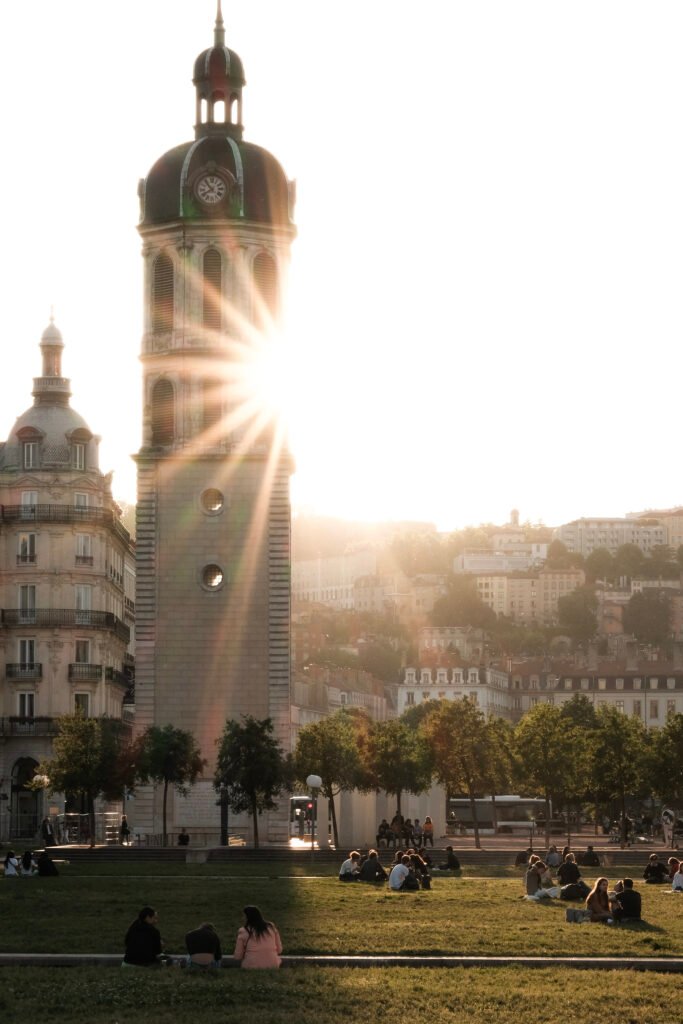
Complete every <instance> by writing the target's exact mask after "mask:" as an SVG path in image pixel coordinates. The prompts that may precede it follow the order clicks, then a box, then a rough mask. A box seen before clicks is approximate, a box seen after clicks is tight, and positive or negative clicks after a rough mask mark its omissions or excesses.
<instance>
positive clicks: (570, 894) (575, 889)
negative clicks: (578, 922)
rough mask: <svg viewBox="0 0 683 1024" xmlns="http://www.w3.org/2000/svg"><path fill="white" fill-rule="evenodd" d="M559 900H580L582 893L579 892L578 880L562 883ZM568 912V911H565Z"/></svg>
mask: <svg viewBox="0 0 683 1024" xmlns="http://www.w3.org/2000/svg"><path fill="white" fill-rule="evenodd" d="M560 899H561V900H582V899H583V894H582V892H581V886H580V885H579V883H578V882H570V883H569V884H568V885H563V886H562V888H561V889H560ZM567 913H569V911H567Z"/></svg>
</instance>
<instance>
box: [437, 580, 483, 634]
mask: <svg viewBox="0 0 683 1024" xmlns="http://www.w3.org/2000/svg"><path fill="white" fill-rule="evenodd" d="M431 620H432V625H434V626H474V627H475V628H479V629H487V628H488V627H489V626H492V625H493V624H494V623H495V621H496V613H495V612H494V611H493V609H491V608H489V607H488V605H486V604H484V602H483V601H482V600H481V598H480V597H479V595H478V593H477V586H476V583H475V581H474V580H473V579H472V577H471V576H454V577H453V578H452V580H451V583H450V584H449V586H448V592H447V593H446V594H445V595H444V596H443V597H440V598H439V600H438V601H436V602H435V604H434V609H433V611H432V614H431Z"/></svg>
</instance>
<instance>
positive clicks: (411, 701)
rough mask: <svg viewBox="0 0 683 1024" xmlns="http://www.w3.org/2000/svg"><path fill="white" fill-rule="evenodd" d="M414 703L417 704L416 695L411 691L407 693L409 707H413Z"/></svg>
mask: <svg viewBox="0 0 683 1024" xmlns="http://www.w3.org/2000/svg"><path fill="white" fill-rule="evenodd" d="M414 703H415V694H414V693H413V692H412V691H409V692H408V693H406V704H408V705H410V706H411V707H412V705H413V704H414Z"/></svg>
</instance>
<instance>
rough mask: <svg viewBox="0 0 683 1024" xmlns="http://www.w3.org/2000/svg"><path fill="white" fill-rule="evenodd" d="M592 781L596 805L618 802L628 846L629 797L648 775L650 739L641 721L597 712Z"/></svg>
mask: <svg viewBox="0 0 683 1024" xmlns="http://www.w3.org/2000/svg"><path fill="white" fill-rule="evenodd" d="M590 758H591V778H592V780H593V791H594V796H595V802H596V804H597V803H599V802H602V801H604V800H618V802H619V808H620V812H621V828H622V842H623V843H626V838H627V837H626V797H627V795H630V796H634V795H635V794H636V792H637V791H638V789H639V787H640V786H641V785H642V783H643V781H644V779H645V775H646V765H647V759H648V739H647V734H646V731H645V726H644V725H643V723H642V722H641V720H640V719H639V718H635V717H633V716H628V715H624V714H623V713H622V712H620V711H617V709H616V708H612V707H607V706H605V705H603V706H602V707H599V708H598V710H597V712H596V725H595V729H594V730H593V733H592V736H591V741H590Z"/></svg>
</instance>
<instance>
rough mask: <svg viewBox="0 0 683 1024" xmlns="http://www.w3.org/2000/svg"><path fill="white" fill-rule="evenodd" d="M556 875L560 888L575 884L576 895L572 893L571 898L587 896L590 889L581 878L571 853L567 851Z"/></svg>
mask: <svg viewBox="0 0 683 1024" xmlns="http://www.w3.org/2000/svg"><path fill="white" fill-rule="evenodd" d="M557 877H558V878H559V880H560V885H561V886H562V889H564V887H565V886H566V885H572V886H576V890H575V892H576V893H577V894H578V895H574V894H572V898H573V899H585V898H586V896H588V893H589V892H590V889H589V887H588V886H587V885H586V883H585V882H584V881H583V879H582V878H581V872H580V871H579V868H578V865H577V863H576V859H575V857H574V854H573V853H568V854H567V855H566V857H565V858H564V860H563V861H562V863H561V864H560V866H559V868H558V869H557Z"/></svg>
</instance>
